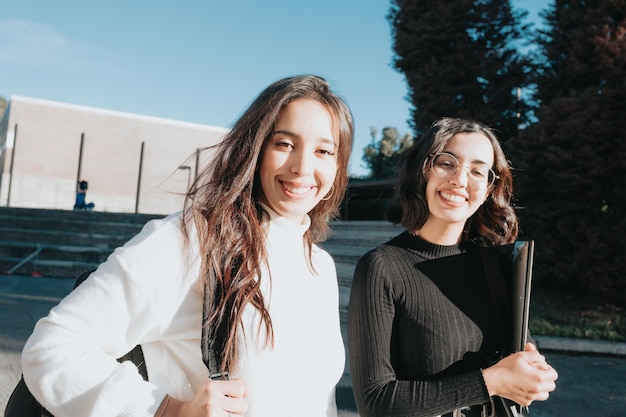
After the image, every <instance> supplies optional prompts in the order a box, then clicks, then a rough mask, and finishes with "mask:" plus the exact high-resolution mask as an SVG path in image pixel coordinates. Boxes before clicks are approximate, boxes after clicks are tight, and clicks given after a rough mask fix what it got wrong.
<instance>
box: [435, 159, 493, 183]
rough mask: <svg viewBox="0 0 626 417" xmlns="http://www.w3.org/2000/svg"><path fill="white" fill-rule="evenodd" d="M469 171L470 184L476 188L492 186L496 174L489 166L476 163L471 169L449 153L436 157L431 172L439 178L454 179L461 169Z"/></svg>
mask: <svg viewBox="0 0 626 417" xmlns="http://www.w3.org/2000/svg"><path fill="white" fill-rule="evenodd" d="M461 167H463V168H465V169H467V173H468V179H469V183H470V184H471V185H472V186H474V187H483V186H485V185H487V184H491V183H492V182H493V180H494V177H495V174H494V173H493V171H492V170H491V168H489V166H488V165H487V164H483V163H475V164H471V165H470V166H469V167H467V166H465V165H461V164H459V161H458V160H457V159H456V158H455V157H454V155H451V154H449V153H440V154H437V155H435V157H434V158H433V160H432V163H431V170H432V171H433V173H434V174H435V175H436V176H438V177H439V178H452V177H453V176H455V175H456V173H457V172H458V171H459V168H461Z"/></svg>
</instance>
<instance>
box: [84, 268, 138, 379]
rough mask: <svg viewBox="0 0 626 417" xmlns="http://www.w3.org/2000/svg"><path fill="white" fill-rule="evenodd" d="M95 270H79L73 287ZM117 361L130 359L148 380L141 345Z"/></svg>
mask: <svg viewBox="0 0 626 417" xmlns="http://www.w3.org/2000/svg"><path fill="white" fill-rule="evenodd" d="M95 270H96V269H95V268H94V269H90V270H87V271H84V272H81V273H80V275H78V277H77V278H76V281H74V289H76V287H78V286H79V285H80V284H82V283H83V282H84V281H85V280H86V279H87V278H88V277H89V275H91V273H92V272H94V271H95ZM117 361H118V362H120V363H122V362H126V361H131V362H132V363H134V364H135V366H136V367H137V370H138V371H139V374H140V375H141V377H142V378H143V379H144V381H147V380H148V368H147V367H146V360H145V358H144V357H143V350H142V349H141V345H137V346H135V347H134V348H133V349H132V350H131V351H130V352H128V353H127V354H125V355H123V356H120V357H119V358H117Z"/></svg>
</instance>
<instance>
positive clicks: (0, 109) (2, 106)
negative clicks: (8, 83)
mask: <svg viewBox="0 0 626 417" xmlns="http://www.w3.org/2000/svg"><path fill="white" fill-rule="evenodd" d="M6 108H7V100H6V99H5V98H4V97H2V96H0V120H1V119H2V116H4V111H5V110H6Z"/></svg>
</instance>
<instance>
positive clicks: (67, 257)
mask: <svg viewBox="0 0 626 417" xmlns="http://www.w3.org/2000/svg"><path fill="white" fill-rule="evenodd" d="M158 217H162V216H160V215H145V214H128V213H104V212H94V211H68V210H42V209H26V208H9V207H1V208H0V273H2V274H7V275H11V274H13V275H33V276H45V277H60V278H75V277H76V276H77V275H78V274H80V273H81V272H83V271H85V270H87V269H92V268H95V267H96V266H97V265H99V264H100V263H101V262H102V261H104V260H105V259H106V258H107V256H108V255H109V254H110V253H111V252H112V251H113V249H115V248H116V247H118V246H120V245H122V244H123V243H124V242H126V241H127V240H128V239H130V238H131V237H132V236H134V235H135V234H136V233H137V232H139V231H140V230H141V228H142V227H143V225H144V224H145V223H146V222H147V221H148V220H150V219H153V218H158Z"/></svg>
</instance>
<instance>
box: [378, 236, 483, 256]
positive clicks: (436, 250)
mask: <svg viewBox="0 0 626 417" xmlns="http://www.w3.org/2000/svg"><path fill="white" fill-rule="evenodd" d="M396 239H399V240H400V242H399V243H400V244H401V245H403V246H405V247H407V248H409V249H412V250H415V251H417V252H419V253H420V254H421V255H422V256H424V258H426V259H435V258H441V257H445V256H453V255H458V254H460V253H464V252H467V249H468V245H471V243H469V242H459V243H455V244H454V245H438V244H435V243H431V242H429V241H427V240H424V239H423V238H421V237H420V236H419V235H417V236H416V235H413V234H411V233H409V232H408V231H405V232H404V233H402V234H401V235H399V236H398V237H397V238H396ZM394 240H395V239H394ZM390 243H391V244H393V241H392V242H390Z"/></svg>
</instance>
